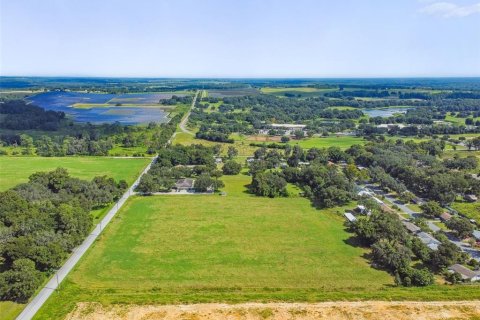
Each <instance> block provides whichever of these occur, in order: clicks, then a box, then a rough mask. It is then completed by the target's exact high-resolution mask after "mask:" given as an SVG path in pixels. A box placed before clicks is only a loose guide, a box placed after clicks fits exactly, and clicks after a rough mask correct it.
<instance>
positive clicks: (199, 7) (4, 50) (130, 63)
mask: <svg viewBox="0 0 480 320" xmlns="http://www.w3.org/2000/svg"><path fill="white" fill-rule="evenodd" d="M0 74H1V75H45V76H50V75H53V76H56V75H66V76H131V77H136V76H139V77H140V76H146V77H383V76H480V0H445V1H435V0H395V1H386V0H335V1H332V0H291V1H283V0H276V1H274V0H263V1H262V0H221V1H220V0H203V1H199V0H196V1H195V0H157V1H154V0H134V1H133V0H132V1H126V0H116V1H114V0H13V1H12V0H0Z"/></svg>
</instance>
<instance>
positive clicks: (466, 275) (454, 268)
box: [448, 263, 480, 279]
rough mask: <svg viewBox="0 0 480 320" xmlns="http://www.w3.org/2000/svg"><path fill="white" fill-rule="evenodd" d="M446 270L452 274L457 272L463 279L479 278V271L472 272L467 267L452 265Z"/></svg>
mask: <svg viewBox="0 0 480 320" xmlns="http://www.w3.org/2000/svg"><path fill="white" fill-rule="evenodd" d="M448 270H450V271H453V272H458V273H459V274H460V275H461V276H462V278H463V279H472V278H474V277H478V276H480V272H479V271H472V270H470V269H468V268H467V267H464V266H462V265H461V264H458V263H456V264H454V265H452V266H450V267H449V268H448Z"/></svg>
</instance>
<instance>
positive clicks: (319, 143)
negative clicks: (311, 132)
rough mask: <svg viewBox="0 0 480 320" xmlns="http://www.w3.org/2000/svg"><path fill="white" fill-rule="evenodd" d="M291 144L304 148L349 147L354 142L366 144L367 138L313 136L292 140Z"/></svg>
mask: <svg viewBox="0 0 480 320" xmlns="http://www.w3.org/2000/svg"><path fill="white" fill-rule="evenodd" d="M289 143H290V144H292V145H294V144H298V145H299V146H300V147H302V148H304V149H310V148H328V147H339V148H340V149H348V148H349V147H350V146H352V145H354V144H365V143H366V140H363V138H361V137H355V136H335V135H330V136H328V137H313V138H305V139H302V140H291V141H290V142H289Z"/></svg>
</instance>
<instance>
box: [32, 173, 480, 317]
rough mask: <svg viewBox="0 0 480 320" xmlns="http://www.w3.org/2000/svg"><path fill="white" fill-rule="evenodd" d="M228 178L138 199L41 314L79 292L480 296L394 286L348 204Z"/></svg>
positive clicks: (184, 297) (114, 298) (164, 297)
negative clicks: (328, 203) (216, 188)
mask: <svg viewBox="0 0 480 320" xmlns="http://www.w3.org/2000/svg"><path fill="white" fill-rule="evenodd" d="M223 180H224V181H225V184H226V187H225V189H224V190H225V192H226V193H227V195H226V196H224V197H220V196H218V195H206V196H204V195H197V196H155V197H143V198H142V197H137V198H134V199H132V200H130V201H129V203H128V204H127V206H126V207H125V208H124V209H123V210H122V211H121V213H120V214H119V216H118V218H117V219H115V220H114V222H113V223H112V225H110V226H109V227H108V228H107V230H106V232H105V234H104V235H103V236H102V238H101V239H100V240H99V241H98V242H97V243H96V244H95V245H94V247H93V248H92V249H91V250H90V251H89V252H88V253H87V255H86V256H85V257H84V259H83V260H82V261H81V262H80V264H79V265H78V266H77V267H76V269H75V270H74V271H73V273H72V274H71V275H70V276H69V277H68V279H67V281H66V282H65V283H64V284H63V285H62V287H61V290H60V292H59V294H58V295H52V297H51V299H50V300H49V301H48V302H47V304H46V305H45V306H44V307H43V308H42V309H41V311H40V313H39V314H38V316H37V319H47V318H48V319H52V318H57V319H59V318H62V317H63V316H64V315H65V314H66V313H68V312H69V311H71V310H72V308H73V307H74V305H75V303H77V302H80V301H82V302H88V301H93V302H100V303H102V304H104V305H110V304H113V303H115V304H119V303H120V304H130V303H136V304H164V303H198V302H213V301H216V302H241V301H325V300H332V299H333V300H338V299H355V300H357V299H360V300H363V299H380V300H383V299H395V300H398V299H400V300H403V299H415V300H433V299H440V300H444V299H446V300H450V299H462V298H463V299H475V298H479V291H478V288H476V287H469V286H463V287H455V286H437V285H434V286H431V287H429V288H401V287H392V284H393V279H392V277H391V276H390V275H388V273H386V272H384V271H379V270H376V269H373V268H371V267H370V266H369V265H368V263H367V260H366V259H365V258H364V256H365V255H366V254H367V252H366V251H365V250H364V249H362V248H360V247H358V246H357V245H356V244H355V241H354V240H353V238H351V234H349V233H347V232H346V231H345V228H344V226H343V218H342V216H341V215H339V212H343V210H344V208H332V209H325V210H321V211H318V210H315V209H313V208H312V207H311V206H310V203H309V202H308V201H307V200H306V199H303V198H297V197H293V198H276V199H268V198H259V197H255V196H252V195H249V194H247V193H245V192H244V191H245V185H246V184H247V183H248V182H249V177H248V176H245V175H238V176H230V177H224V178H223ZM179 197H181V198H179ZM292 221H295V223H292Z"/></svg>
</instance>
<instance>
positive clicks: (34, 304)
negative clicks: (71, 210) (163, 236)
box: [17, 158, 156, 320]
mask: <svg viewBox="0 0 480 320" xmlns="http://www.w3.org/2000/svg"><path fill="white" fill-rule="evenodd" d="M155 159H156V158H153V159H152V161H151V162H150V164H149V165H148V166H147V167H146V168H145V170H143V171H142V173H141V174H140V176H139V177H138V179H137V180H135V182H134V183H133V184H132V186H131V187H130V188H129V189H128V190H127V191H126V192H125V193H124V194H123V196H122V197H121V198H120V199H119V200H118V201H117V202H116V203H115V205H114V206H113V208H112V209H110V211H109V212H108V213H107V214H106V215H105V217H104V218H103V219H102V220H101V221H100V222H99V223H98V224H97V225H96V226H95V229H93V231H92V232H91V233H90V234H89V235H88V236H87V238H86V239H85V240H84V241H83V242H82V244H81V245H79V246H78V247H77V248H75V249H74V250H73V252H72V255H71V256H70V258H68V260H67V261H66V262H65V264H64V265H63V266H62V267H61V268H60V269H58V271H57V272H55V274H54V275H53V276H52V277H51V279H50V281H48V283H47V284H46V285H45V286H44V287H43V288H42V290H40V292H39V293H38V294H37V295H36V296H35V297H34V298H33V299H32V300H31V301H30V303H29V304H27V306H26V307H25V309H23V311H22V313H20V315H19V316H18V317H17V320H27V319H32V317H33V316H34V315H35V313H37V311H38V310H39V309H40V308H41V307H42V306H43V304H44V303H45V301H47V299H48V298H49V297H50V295H51V294H52V293H53V292H54V291H55V290H56V289H57V287H58V285H59V284H60V283H61V282H62V281H63V279H65V277H66V276H67V274H68V273H69V272H70V271H71V270H72V269H73V267H74V266H75V264H76V263H77V262H78V260H80V258H81V257H82V256H83V255H84V254H85V252H86V251H87V250H88V248H90V246H91V245H92V244H93V242H94V241H95V239H97V237H98V236H99V235H100V233H101V232H102V230H103V229H104V228H105V226H107V225H108V223H109V222H110V221H111V220H112V218H113V217H114V216H115V215H116V214H117V212H118V210H120V208H122V206H123V204H124V203H125V202H126V201H127V199H128V198H129V197H130V196H131V195H133V194H135V192H134V189H135V187H136V186H137V185H138V183H139V182H140V178H141V177H142V176H143V175H144V174H145V173H146V172H147V171H148V170H149V169H150V167H151V165H152V164H153V162H154V161H155Z"/></svg>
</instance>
